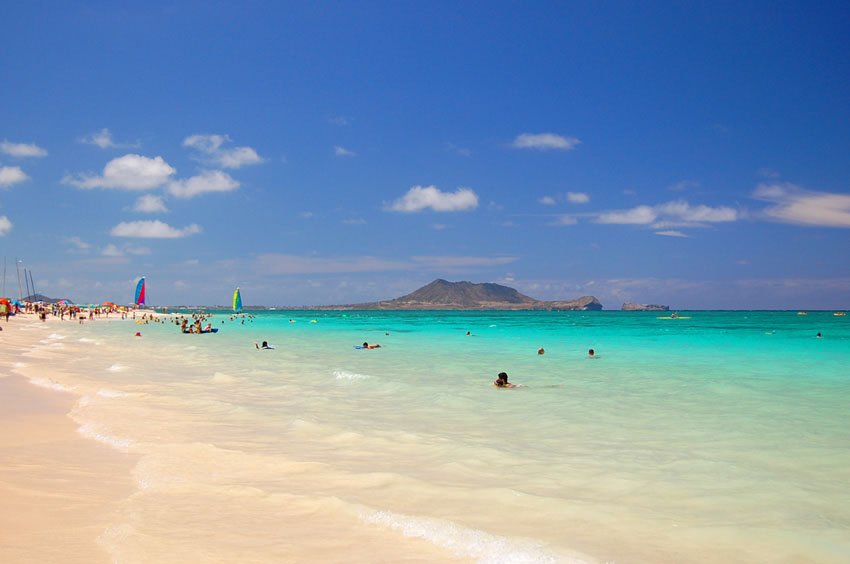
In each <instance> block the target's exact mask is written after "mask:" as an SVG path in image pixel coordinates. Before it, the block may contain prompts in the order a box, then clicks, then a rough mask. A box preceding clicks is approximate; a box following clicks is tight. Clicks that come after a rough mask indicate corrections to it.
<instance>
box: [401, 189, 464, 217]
mask: <svg viewBox="0 0 850 564" xmlns="http://www.w3.org/2000/svg"><path fill="white" fill-rule="evenodd" d="M477 207H478V196H477V195H476V194H475V192H473V191H472V190H471V189H470V188H462V187H461V188H458V189H457V190H456V191H455V192H441V191H440V190H439V189H438V188H437V187H436V186H414V187H413V188H411V189H410V190H408V191H407V194H405V195H404V196H402V197H401V198H399V199H397V200H396V201H394V202H393V203H392V204H390V205H389V206H388V207H387V208H386V209H388V210H390V211H397V212H406V213H411V212H419V211H422V210H425V209H428V208H430V209H432V210H433V211H436V212H456V211H464V210H471V209H475V208H477Z"/></svg>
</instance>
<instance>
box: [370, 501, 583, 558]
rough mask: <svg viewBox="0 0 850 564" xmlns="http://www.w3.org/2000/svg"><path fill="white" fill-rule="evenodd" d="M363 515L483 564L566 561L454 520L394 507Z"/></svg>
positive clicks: (535, 546)
mask: <svg viewBox="0 0 850 564" xmlns="http://www.w3.org/2000/svg"><path fill="white" fill-rule="evenodd" d="M360 519H362V520H363V521H365V522H366V523H369V524H372V525H380V526H383V527H387V528H390V529H392V530H394V531H398V532H400V533H401V534H403V535H404V536H406V537H413V538H420V539H424V540H427V541H428V542H430V543H432V544H434V545H436V546H439V547H442V548H446V549H448V550H450V551H451V552H453V553H454V554H456V555H457V556H460V557H466V558H474V559H475V560H476V561H477V562H481V563H483V564H495V563H499V564H503V563H506V564H507V563H509V564H525V563H540V562H551V563H555V562H564V561H565V560H564V559H563V558H561V557H560V556H556V555H554V554H551V553H548V552H546V551H545V550H543V548H542V546H541V545H540V544H538V543H534V542H532V541H525V542H523V541H520V540H516V541H514V540H511V539H508V538H506V537H500V536H496V535H491V534H490V533H486V532H484V531H478V530H475V529H467V528H465V527H461V526H460V525H457V524H456V523H452V522H451V521H442V520H438V519H429V518H424V517H412V516H409V515H401V514H399V513H392V512H390V511H373V512H367V513H361V514H360ZM566 562H569V563H572V564H586V561H584V560H580V559H575V558H573V559H569V560H566Z"/></svg>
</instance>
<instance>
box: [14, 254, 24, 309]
mask: <svg viewBox="0 0 850 564" xmlns="http://www.w3.org/2000/svg"><path fill="white" fill-rule="evenodd" d="M21 262H23V261H22V260H21V259H18V258H16V259H15V271H16V272H17V274H18V299H19V300H21V301H24V290H23V288H21Z"/></svg>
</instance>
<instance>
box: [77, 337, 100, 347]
mask: <svg viewBox="0 0 850 564" xmlns="http://www.w3.org/2000/svg"><path fill="white" fill-rule="evenodd" d="M77 340H78V341H79V342H81V343H95V344H97V345H99V344H100V343H98V342H97V341H95V340H94V339H88V338H86V337H81V338H79V339H77Z"/></svg>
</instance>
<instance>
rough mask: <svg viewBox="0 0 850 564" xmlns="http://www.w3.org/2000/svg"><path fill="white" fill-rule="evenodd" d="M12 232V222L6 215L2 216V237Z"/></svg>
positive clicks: (0, 232) (0, 235)
mask: <svg viewBox="0 0 850 564" xmlns="http://www.w3.org/2000/svg"><path fill="white" fill-rule="evenodd" d="M11 230H12V222H11V221H9V218H8V217H6V216H5V215H0V237H3V236H4V235H6V233H8V232H9V231H11Z"/></svg>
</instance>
